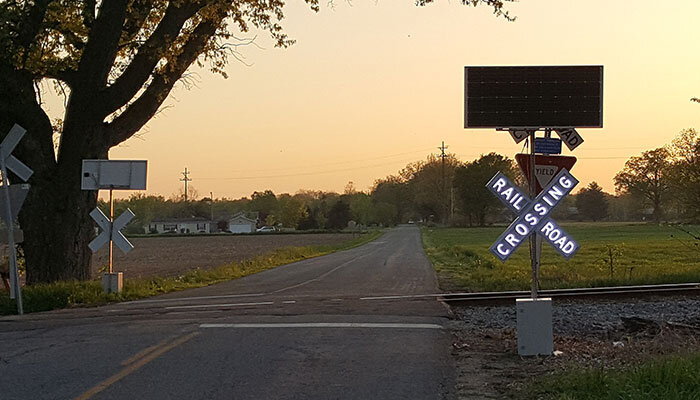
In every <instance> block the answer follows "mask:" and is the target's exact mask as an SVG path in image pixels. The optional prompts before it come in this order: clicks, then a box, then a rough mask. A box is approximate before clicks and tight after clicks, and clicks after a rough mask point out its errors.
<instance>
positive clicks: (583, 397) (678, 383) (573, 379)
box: [523, 353, 700, 400]
mask: <svg viewBox="0 0 700 400" xmlns="http://www.w3.org/2000/svg"><path fill="white" fill-rule="evenodd" d="M698 371H700V354H698V353H696V354H690V355H681V356H674V357H669V358H663V359H658V360H653V361H649V362H646V363H643V364H640V365H636V366H632V367H626V368H623V369H607V370H606V369H600V368H597V369H572V370H568V371H566V372H562V373H557V374H554V375H550V376H546V377H541V378H539V379H537V380H536V381H535V382H533V383H532V384H531V385H530V386H529V387H528V389H527V390H526V391H527V394H526V395H524V396H523V397H527V398H532V399H558V400H574V399H576V400H627V399H629V400H633V399H634V400H636V399H649V400H651V399H654V400H656V399H658V400H698V399H700V374H699V373H698Z"/></svg>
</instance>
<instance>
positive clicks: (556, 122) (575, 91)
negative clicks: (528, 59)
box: [464, 65, 603, 128]
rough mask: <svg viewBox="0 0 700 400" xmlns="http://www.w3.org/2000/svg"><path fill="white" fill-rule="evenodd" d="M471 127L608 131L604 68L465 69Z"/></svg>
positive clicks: (467, 119)
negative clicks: (604, 111) (604, 116)
mask: <svg viewBox="0 0 700 400" xmlns="http://www.w3.org/2000/svg"><path fill="white" fill-rule="evenodd" d="M464 127H465V128H508V127H521V128H541V127H550V128H553V127H580V128H602V127H603V66H602V65H591V66H539V67H464Z"/></svg>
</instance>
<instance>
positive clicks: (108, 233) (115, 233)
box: [88, 208, 135, 253]
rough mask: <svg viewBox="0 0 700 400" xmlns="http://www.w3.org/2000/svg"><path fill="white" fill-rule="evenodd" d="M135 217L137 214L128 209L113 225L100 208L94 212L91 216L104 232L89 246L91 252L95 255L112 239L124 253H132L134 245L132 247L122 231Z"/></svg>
mask: <svg viewBox="0 0 700 400" xmlns="http://www.w3.org/2000/svg"><path fill="white" fill-rule="evenodd" d="M134 215H135V214H134V213H133V212H132V211H131V210H130V209H128V208H127V209H126V211H124V213H122V215H120V216H119V217H117V219H115V220H114V223H112V222H110V221H109V218H108V217H107V216H106V215H105V214H104V213H103V212H102V211H101V210H100V209H99V208H95V209H94V210H92V212H91V213H90V216H91V217H92V219H94V220H95V222H97V225H99V226H100V228H102V232H101V233H100V234H99V235H97V237H96V238H95V239H93V240H92V242H90V244H88V247H89V248H90V250H92V252H93V253H94V252H96V251H97V250H99V249H100V247H102V246H104V245H105V244H106V243H107V242H109V241H110V239H111V240H112V242H114V243H115V244H116V245H117V247H119V248H120V249H121V250H122V251H123V252H124V253H128V252H130V251H131V250H132V249H133V248H134V245H132V244H131V242H129V240H128V239H127V238H126V237H124V235H123V234H122V233H121V232H120V231H121V230H122V229H123V228H124V227H125V226H126V224H128V223H129V221H131V219H132V218H134Z"/></svg>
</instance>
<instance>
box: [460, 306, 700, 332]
mask: <svg viewBox="0 0 700 400" xmlns="http://www.w3.org/2000/svg"><path fill="white" fill-rule="evenodd" d="M452 309H453V311H454V313H455V315H456V316H457V318H458V319H459V320H461V321H462V322H463V323H464V324H465V328H467V329H470V330H471V329H473V330H503V329H515V327H516V313H515V304H513V305H512V306H496V307H493V306H486V307H476V306H475V307H464V306H457V307H452ZM633 317H634V318H642V319H645V320H651V321H655V322H658V323H664V322H676V323H683V324H689V325H694V326H700V300H698V299H696V298H690V299H689V298H681V297H678V298H676V297H666V298H655V299H645V300H625V301H615V302H612V301H597V302H593V301H586V302H583V301H576V302H574V301H555V302H554V304H553V306H552V324H553V330H554V334H555V335H563V336H572V337H583V336H587V337H590V336H594V337H600V338H605V337H607V336H608V335H609V333H610V332H615V331H619V330H620V329H621V328H622V319H623V318H633Z"/></svg>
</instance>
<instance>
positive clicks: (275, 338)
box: [0, 226, 455, 400]
mask: <svg viewBox="0 0 700 400" xmlns="http://www.w3.org/2000/svg"><path fill="white" fill-rule="evenodd" d="M437 291H438V289H437V285H436V278H435V273H434V271H433V268H432V266H431V264H430V262H429V261H428V260H427V258H426V257H425V254H424V253H423V249H422V246H421V243H420V232H419V231H418V229H417V228H415V227H412V226H404V227H399V228H396V229H394V230H392V231H390V232H388V233H386V234H384V235H383V236H382V237H380V238H379V239H377V240H375V241H374V242H371V243H368V244H366V245H364V246H361V247H358V248H355V249H351V250H348V251H343V252H338V253H334V254H331V255H328V256H325V257H319V258H315V259H310V260H306V261H302V262H297V263H294V264H289V265H285V266H281V267H278V268H275V269H272V270H268V271H265V272H262V273H259V274H255V275H251V276H248V277H245V278H242V279H238V280H235V281H230V282H225V283H222V284H218V285H214V286H209V287H206V288H200V289H194V290H188V291H184V292H179V293H171V294H169V295H164V296H159V297H156V298H152V299H147V300H142V301H136V302H129V303H121V304H114V305H109V306H105V307H98V308H88V309H73V310H61V311H55V312H48V313H37V314H30V315H26V316H23V317H16V316H14V317H4V318H0V343H1V346H0V398H2V399H72V398H80V399H88V398H92V399H324V400H325V399H451V398H454V397H455V395H454V386H455V378H454V368H453V364H452V360H451V356H450V351H451V338H450V334H449V332H448V331H447V330H446V329H444V328H443V325H444V324H445V323H446V322H447V309H446V307H445V306H444V305H443V304H442V303H440V302H438V301H437V300H436V297H435V296H430V295H432V294H435V293H437Z"/></svg>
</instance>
